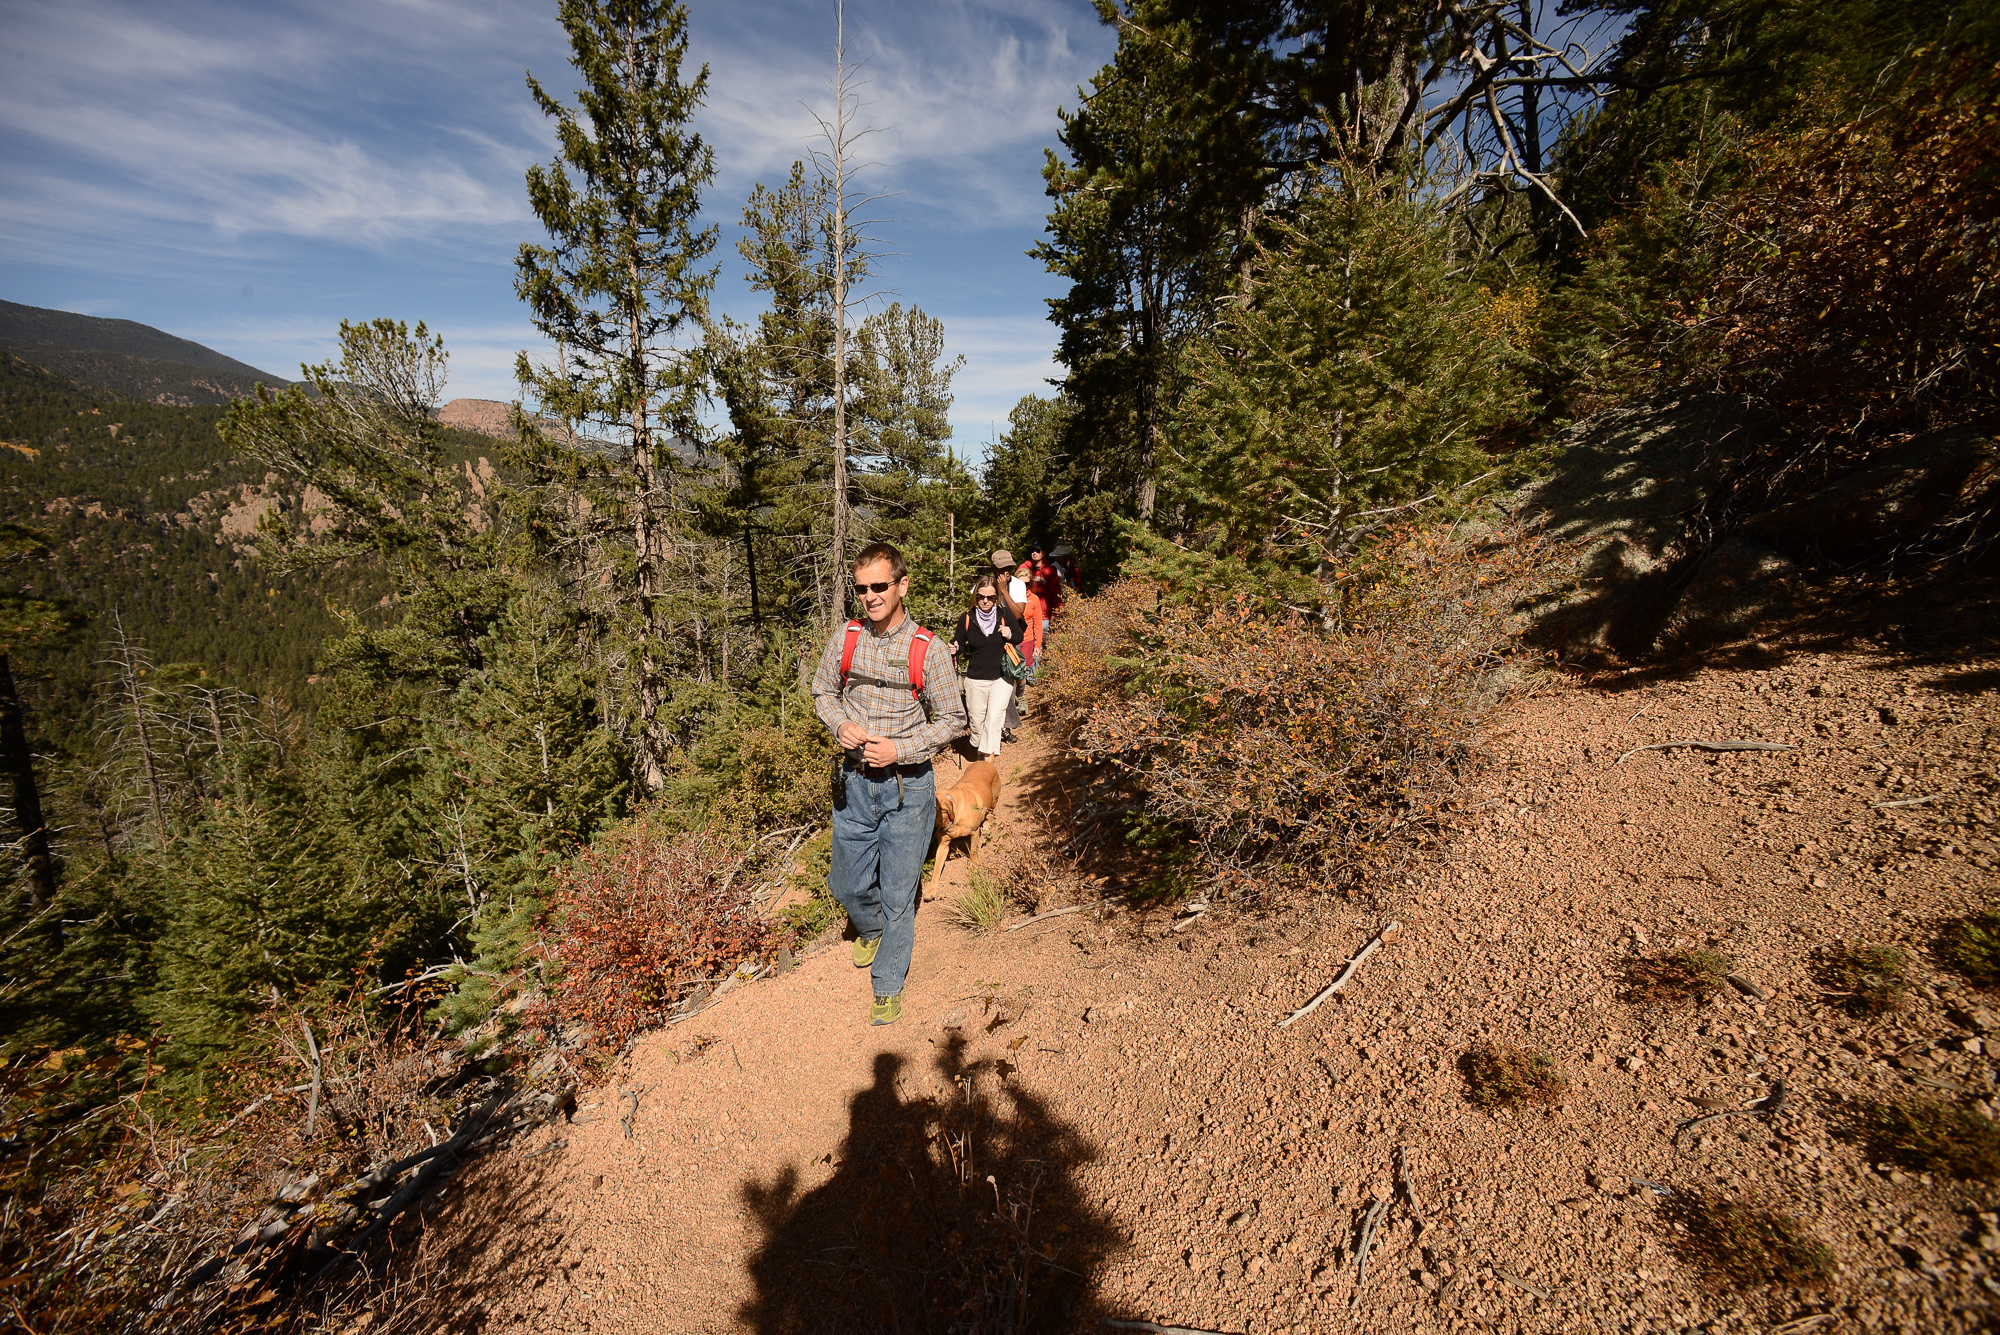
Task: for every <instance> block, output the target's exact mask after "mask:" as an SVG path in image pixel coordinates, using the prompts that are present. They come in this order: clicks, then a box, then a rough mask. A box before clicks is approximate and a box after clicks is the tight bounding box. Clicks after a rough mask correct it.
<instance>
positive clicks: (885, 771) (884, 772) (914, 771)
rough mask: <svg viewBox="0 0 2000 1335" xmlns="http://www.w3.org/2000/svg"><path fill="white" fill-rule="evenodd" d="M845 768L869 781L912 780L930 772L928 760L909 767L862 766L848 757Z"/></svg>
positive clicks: (851, 757)
mask: <svg viewBox="0 0 2000 1335" xmlns="http://www.w3.org/2000/svg"><path fill="white" fill-rule="evenodd" d="M847 768H849V769H851V770H859V771H861V773H863V774H865V775H867V776H868V777H869V778H871V779H888V778H900V779H914V778H917V777H918V776H920V775H924V774H929V773H930V772H931V762H930V761H928V760H919V761H917V762H916V763H914V764H910V765H864V764H862V763H860V762H859V761H857V760H855V758H854V757H853V756H849V757H848V758H847Z"/></svg>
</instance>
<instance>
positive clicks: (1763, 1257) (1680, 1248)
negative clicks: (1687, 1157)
mask: <svg viewBox="0 0 2000 1335" xmlns="http://www.w3.org/2000/svg"><path fill="white" fill-rule="evenodd" d="M1663 1213H1664V1215H1665V1216H1666V1219H1667V1221H1668V1222H1669V1223H1670V1224H1676V1225H1679V1228H1678V1229H1676V1231H1675V1232H1674V1234H1673V1235H1672V1239H1671V1241H1670V1244H1669V1245H1670V1246H1671V1247H1672V1249H1673V1251H1674V1253H1675V1254H1676V1255H1677V1256H1679V1257H1680V1259H1681V1260H1683V1261H1685V1262H1686V1263H1688V1264H1689V1265H1691V1266H1693V1267H1694V1268H1695V1269H1696V1270H1697V1271H1699V1272H1700V1273H1701V1276H1702V1278H1703V1279H1705V1280H1707V1281H1708V1282H1709V1283H1710V1284H1711V1285H1713V1286H1714V1287H1716V1288H1722V1289H1754V1288H1762V1287H1763V1286H1765V1285H1769V1284H1788V1285H1795V1286H1798V1287H1802V1288H1812V1287H1817V1286H1818V1285H1821V1284H1824V1283H1826V1282H1827V1281H1828V1280H1829V1279H1831V1278H1833V1274H1834V1270H1835V1262H1834V1256H1833V1252H1832V1250H1831V1249H1830V1248H1828V1247H1827V1245H1826V1244H1825V1243H1824V1242H1821V1241H1820V1240H1819V1239H1818V1238H1816V1237H1814V1236H1812V1235H1811V1234H1810V1233H1808V1232H1807V1231H1806V1229H1805V1226H1804V1225H1802V1224H1800V1223H1799V1221H1798V1220H1797V1219H1795V1218H1793V1217H1792V1216H1791V1215H1789V1214H1785V1213H1783V1212H1782V1211H1777V1210H1766V1209H1763V1208H1761V1207H1758V1206H1755V1205H1749V1204H1746V1203H1744V1202H1742V1201H1733V1200H1728V1199H1725V1198H1723V1197H1719V1196H1711V1195H1707V1194H1705V1193H1702V1192H1689V1191H1683V1192H1677V1193H1675V1194H1674V1195H1673V1196H1671V1197H1669V1198H1668V1199H1667V1201H1666V1203H1665V1205H1664V1207H1663Z"/></svg>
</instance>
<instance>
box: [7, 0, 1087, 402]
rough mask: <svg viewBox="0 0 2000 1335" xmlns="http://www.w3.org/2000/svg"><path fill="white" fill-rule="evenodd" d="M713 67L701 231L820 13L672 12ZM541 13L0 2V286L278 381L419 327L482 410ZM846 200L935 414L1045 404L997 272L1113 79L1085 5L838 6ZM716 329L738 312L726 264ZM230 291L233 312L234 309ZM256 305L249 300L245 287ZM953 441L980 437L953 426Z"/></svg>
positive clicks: (762, 171) (534, 3)
mask: <svg viewBox="0 0 2000 1335" xmlns="http://www.w3.org/2000/svg"><path fill="white" fill-rule="evenodd" d="M690 8H691V19H690V31H691V37H692V51H691V56H692V58H693V59H694V60H695V61H696V62H698V63H699V62H706V63H707V64H708V65H709V66H710V68H711V85H710V96H709V100H708V103H707V105H706V106H705V107H704V108H703V109H702V110H701V112H700V113H699V118H698V128H699V129H700V131H701V133H702V134H703V135H704V136H705V137H706V138H707V139H708V140H709V141H710V142H711V143H712V144H713V145H714V146H715V149H716V154H717V167H718V171H717V179H716V181H715V183H714V185H713V186H712V187H711V189H710V191H709V193H708V197H707V204H706V207H707V212H708V214H709V216H710V217H711V218H712V219H714V220H716V221H720V222H724V223H731V222H733V221H734V220H735V219H736V217H737V214H738V211H739V209H740V207H741V202H742V200H743V198H744V197H745V195H746V194H747V192H748V190H749V187H750V185H751V183H752V182H754V181H757V180H765V181H775V180H776V179H778V178H779V177H780V176H781V175H782V174H783V172H784V171H785V170H786V168H787V167H788V166H789V164H790V163H791V162H792V161H793V160H794V159H796V158H799V157H801V156H802V155H803V154H804V153H805V151H806V148H807V144H808V141H809V140H810V139H811V138H812V137H813V135H814V134H815V132H816V126H815V124H814V121H813V118H812V115H811V111H810V110H809V108H818V109H820V110H826V109H827V108H828V107H829V105H830V97H831V93H830V90H829V87H828V81H829V78H830V76H831V73H832V57H831V51H830V47H831V44H832V41H833V5H832V0H806V2H794V0H692V2H691V5H690ZM554 11H555V5H554V2H553V0H343V3H342V4H340V5H328V4H325V3H323V0H175V3H173V4H171V5H164V4H160V3H158V0H11V2H10V3H9V4H8V5H7V6H6V15H7V19H6V23H5V24H4V25H0V74H4V76H5V77H4V78H0V173H4V179H5V180H6V181H7V188H6V189H5V190H4V191H0V286H4V288H5V290H4V291H0V295H5V296H7V297H9V298H10V299H14V300H29V301H34V302H36V303H37V304H49V305H63V306H66V307H68V308H70V309H78V310H90V311H93V312H95V313H100V314H107V315H119V316H125V317H127V318H133V319H140V320H144V321H145V322H147V323H150V324H156V325H159V326H161V327H163V328H167V329H170V330H172V331H173V332H176V333H180V334H183V335H185V336H187V337H191V338H197V339H200V340H201V341H203V342H206V343H210V344H211V345H212V346H216V347H219V348H221V349H222V350H223V351H226V352H228V353H230V355H232V356H238V357H242V358H243V359H244V360H246V361H250V362H252V363H253V364H256V365H260V366H263V367H265V368H266V369H268V370H270V371H273V372H275V373H277V374H281V375H288V376H289V375H291V374H294V373H295V370H296V365H297V363H298V362H299V361H301V360H316V359H319V358H323V357H325V356H327V355H329V354H330V353H331V351H332V345H333V325H334V323H335V321H336V319H337V318H338V317H339V316H347V317H349V318H366V317H368V316H371V315H374V314H378V313H385V312H386V313H394V314H399V315H404V316H407V317H408V318H416V317H417V316H418V315H422V316H424V317H425V318H428V319H430V320H431V322H432V325H433V327H435V328H438V329H439V330H440V331H441V332H443V333H444V334H445V335H446V337H447V339H448V341H449V343H450V346H451V347H452V350H453V392H454V393H463V394H468V395H473V396H477V397H490V398H506V397H509V396H510V395H511V394H512V392H513V377H512V363H513V357H514V353H515V351H516V350H517V349H518V348H521V347H532V346H534V345H535V340H534V338H533V333H532V330H531V329H530V327H529V326H528V325H527V323H526V321H525V319H523V318H521V311H520V308H519V307H518V306H517V305H516V304H515V303H514V300H513V296H512V266H511V261H512V257H513V251H514V248H515V247H516V246H517V245H518V244H519V243H520V242H522V241H524V240H528V239H531V238H533V237H535V236H536V235H537V233H538V228H537V227H536V225H535V222H534V220H533V218H532V217H531V216H530V214H529V211H528V209H527V207H526V202H525V199H524V195H523V190H522V174H523V172H524V171H525V170H526V168H527V166H528V165H529V164H530V163H532V162H536V161H546V160H547V159H548V158H549V157H550V156H551V153H552V148H553V140H552V137H551V133H550V127H549V125H548V123H547V122H546V120H545V119H544V118H543V117H542V116H541V115H540V113H539V112H538V111H537V110H536V108H535V107H534V106H533V104H532V103H531V102H530V100H529V99H528V97H527V94H526V90H525V88H524V87H523V85H522V75H523V73H524V72H525V71H526V70H529V69H532V70H533V71H534V72H535V74H536V75H537V76H538V77H540V78H541V79H542V80H543V82H544V83H545V84H546V85H547V86H548V87H549V89H550V90H551V91H552V92H555V93H557V94H559V95H562V96H567V95H569V93H570V92H571V90H572V89H573V88H574V86H575V83H576V76H575V74H574V72H573V71H572V70H571V69H570V68H569V66H568V63H567V60H568V47H567V43H566V40H565V38H564V35H563V33H562V31H561V28H560V27H559V25H558V24H557V23H556V21H555V13H554ZM848 47H849V53H850V56H851V57H852V58H854V59H857V60H859V59H865V60H866V61H867V65H866V75H867V77H868V79H869V80H870V82H869V83H868V84H867V86H866V87H865V89H864V90H863V96H864V98H865V99H866V100H867V102H868V105H867V106H866V107H865V108H864V110H863V120H864V122H865V123H866V124H868V125H871V126H875V127H879V128H880V130H881V133H879V134H876V135H872V136H870V138H869V139H868V140H867V141H866V145H865V153H864V156H865V157H866V158H868V159H870V160H871V161H872V162H873V163H874V165H873V166H871V167H870V168H869V169H868V170H867V171H866V172H865V173H864V175H863V178H862V185H863V188H864V189H865V190H868V191H870V192H879V193H882V194H884V195H887V196H889V197H888V198H886V199H884V200H882V201H881V202H880V203H879V204H878V205H877V206H876V207H875V208H874V209H873V210H871V212H873V213H874V214H875V215H876V216H877V217H879V218H881V219H883V220H884V221H883V223H882V224H881V226H880V227H879V228H878V230H879V231H880V233H881V234H882V236H883V238H884V246H885V248H886V249H887V250H888V251H891V252H896V253H897V254H896V256H894V257H892V259H891V260H890V262H889V263H888V264H887V265H886V266H885V267H886V268H887V269H888V270H892V271H893V272H891V273H889V274H888V281H890V282H891V284H892V286H893V287H894V289H895V291H896V294H897V295H898V297H899V298H900V299H902V300H904V301H905V302H908V303H913V304H918V305H923V306H925V307H926V308H927V309H929V310H931V311H932V312H933V313H934V314H938V315H940V316H942V317H943V318H944V319H945V321H946V326H947V330H948V331H949V335H950V337H951V339H952V343H953V347H954V349H955V350H959V351H963V352H965V353H966V355H967V359H968V361H967V367H966V369H965V371H964V372H963V373H962V374H961V377H960V380H959V386H960V399H959V410H958V412H957V413H955V414H954V416H955V417H956V418H957V419H958V420H960V421H961V422H963V423H966V424H968V429H967V431H966V432H964V433H962V434H968V435H971V436H976V437H981V438H983V436H984V434H985V427H984V422H985V421H987V420H990V419H993V418H996V417H997V418H1004V416H1005V412H1006V409H1007V408H1008V407H1010V406H1011V405H1012V403H1013V401H1014V399H1015V398H1017V397H1018V396H1019V395H1020V394H1022V393H1029V392H1036V391H1038V390H1040V389H1041V388H1043V386H1042V383H1041V382H1042V380H1043V378H1044V377H1046V376H1047V375H1048V374H1049V373H1050V366H1049V356H1048V353H1049V348H1050V346H1051V344H1052V342H1053V333H1052V331H1051V330H1050V329H1049V327H1048V326H1047V325H1046V324H1044V323H1043V322H1042V320H1041V305H1040V297H1041V296H1042V295H1044V294H1043V292H1042V291H1041V290H1040V288H1039V287H1037V286H1036V282H1037V280H1038V275H1037V274H1036V272H1035V270H1034V266H1032V265H1031V264H1028V263H1027V262H1025V261H1023V260H1021V259H1020V252H1021V250H1022V249H1023V248H1025V247H1026V246H1027V245H1028V244H1029V243H1030V242H1031V240H1032V238H1033V234H1034V232H1035V231H1036V230H1037V228H1038V225H1039V221H1040V217H1041V214H1042V212H1043V211H1044V209H1045V208H1046V201H1045V200H1044V198H1043V197H1042V194H1041V182H1040V179H1039V176H1038V174H1037V168H1038V165H1039V159H1040V150H1041V148H1042V146H1043V145H1045V144H1049V143H1052V142H1053V141H1054V135H1055V130H1056V126H1057V121H1056V115H1055V113H1056V108H1057V107H1058V106H1060V105H1065V104H1073V103H1074V100H1075V96H1076V86H1077V84H1078V83H1079V82H1081V81H1083V80H1084V79H1086V78H1087V77H1088V76H1089V74H1090V72H1091V71H1092V70H1093V69H1094V68H1095V67H1096V66H1097V65H1098V64H1099V63H1100V62H1101V61H1102V60H1103V59H1104V58H1105V57H1106V55H1108V53H1109V50H1110V47H1111V38H1110V36H1109V35H1108V34H1107V33H1105V31H1104V30H1103V29H1102V28H1101V27H1100V26H1099V25H1098V24H1097V22H1096V19H1095V15H1094V14H1093V13H1092V12H1091V10H1090V8H1089V6H1088V5H1087V4H1085V3H1083V0H874V2H866V0H862V2H855V3H850V4H849V7H848ZM720 258H721V259H722V260H723V261H724V263H723V275H724V281H723V285H722V288H721V289H720V290H719V291H718V294H717V295H718V304H719V305H720V306H721V307H722V308H724V309H747V308H748V307H749V306H750V305H752V304H753V303H752V302H751V299H750V297H749V296H748V294H747V293H745V292H743V291H742V290H741V289H740V288H739V287H738V285H737V282H736V274H737V271H738V270H739V269H740V267H741V266H740V265H739V264H737V263H735V262H734V257H733V256H732V255H730V254H729V253H728V251H727V249H726V247H725V249H724V251H723V254H722V255H721V256H720ZM239 289H240V291H241V293H242V295H240V296H239V295H238V293H239ZM253 292H254V293H255V297H254V299H253V298H252V296H251V294H252V293H253ZM973 424H976V425H973Z"/></svg>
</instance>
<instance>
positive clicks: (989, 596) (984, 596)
mask: <svg viewBox="0 0 2000 1335" xmlns="http://www.w3.org/2000/svg"><path fill="white" fill-rule="evenodd" d="M999 596H1000V595H999V594H997V593H976V594H974V595H973V597H975V598H977V599H979V601H980V602H982V603H990V602H992V601H993V600H994V599H996V598H998V597H999Z"/></svg>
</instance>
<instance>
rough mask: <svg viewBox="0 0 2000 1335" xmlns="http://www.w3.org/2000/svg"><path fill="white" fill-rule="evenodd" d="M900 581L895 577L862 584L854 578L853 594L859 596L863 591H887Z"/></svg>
mask: <svg viewBox="0 0 2000 1335" xmlns="http://www.w3.org/2000/svg"><path fill="white" fill-rule="evenodd" d="M900 583H902V581H901V580H897V579H892V580H885V581H884V582H883V583H880V584H863V583H862V582H861V581H860V580H856V581H855V582H854V596H855V597H857V598H859V597H860V596H861V595H862V594H864V593H887V592H888V591H889V590H891V589H893V588H895V587H896V586H897V585H898V584H900Z"/></svg>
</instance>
